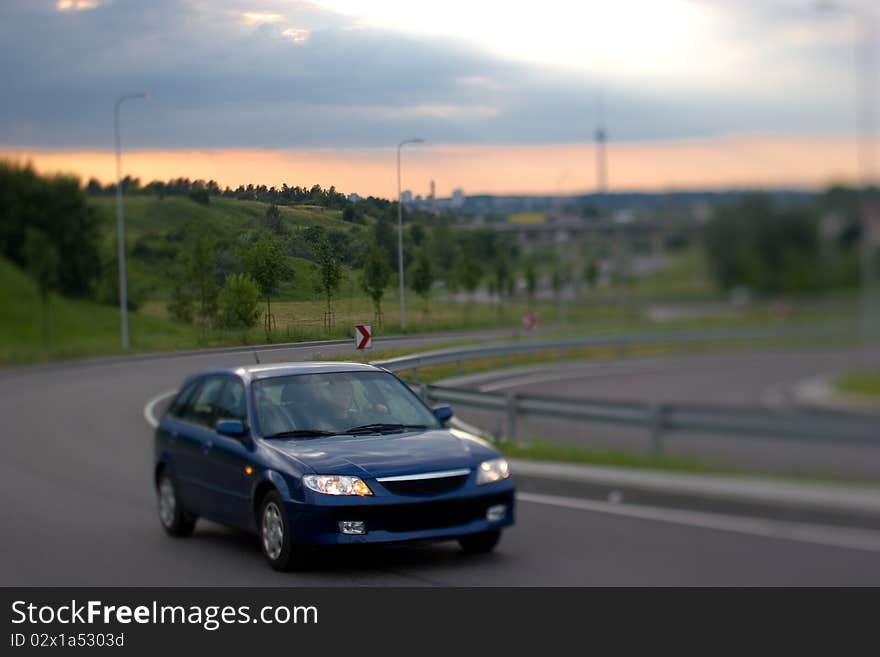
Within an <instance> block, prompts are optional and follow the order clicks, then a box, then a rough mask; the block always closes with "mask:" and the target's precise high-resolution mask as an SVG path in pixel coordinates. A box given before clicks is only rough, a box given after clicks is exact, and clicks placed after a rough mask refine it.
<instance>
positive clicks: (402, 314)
mask: <svg viewBox="0 0 880 657" xmlns="http://www.w3.org/2000/svg"><path fill="white" fill-rule="evenodd" d="M423 143H425V140H424V139H421V138H420V137H413V138H412V139H404V140H403V141H402V142H400V143H399V144H398V145H397V277H398V279H399V283H400V330H404V329H406V302H405V301H404V297H403V203H402V202H401V198H400V150H401V149H402V148H403V147H404V146H405V145H406V144H423Z"/></svg>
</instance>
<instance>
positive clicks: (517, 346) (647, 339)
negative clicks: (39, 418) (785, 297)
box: [372, 323, 853, 382]
mask: <svg viewBox="0 0 880 657" xmlns="http://www.w3.org/2000/svg"><path fill="white" fill-rule="evenodd" d="M850 335H853V330H852V327H851V326H850V325H847V324H839V323H827V324H815V325H810V326H798V327H789V326H779V327H772V328H757V329H720V330H710V331H689V332H682V331H678V332H653V333H630V334H622V335H603V336H589V337H582V338H564V339H556V340H532V339H523V340H518V341H515V342H506V343H500V344H488V345H480V346H475V347H458V348H456V347H452V348H449V349H439V350H436V351H427V352H423V353H420V354H412V355H408V356H399V357H397V358H388V359H385V360H377V361H372V364H373V365H376V366H378V367H384V368H385V369H387V370H389V371H391V372H405V371H411V372H412V373H413V379H414V380H415V381H416V382H418V375H419V368H421V367H431V366H435V365H446V364H449V363H455V369H456V373H460V372H461V364H462V362H464V361H466V360H474V359H478V358H506V357H509V356H514V355H519V354H532V353H539V352H542V351H566V350H569V351H571V350H575V349H588V348H600V347H614V348H616V349H617V350H618V352H619V353H620V354H621V355H623V353H625V351H626V349H627V348H630V347H638V346H649V345H688V344H699V343H701V342H715V341H722V342H737V341H747V340H767V339H798V338H800V339H804V338H829V337H835V336H841V337H842V336H850Z"/></svg>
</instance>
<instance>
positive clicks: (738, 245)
mask: <svg viewBox="0 0 880 657" xmlns="http://www.w3.org/2000/svg"><path fill="white" fill-rule="evenodd" d="M818 224H819V222H818V218H817V216H816V215H815V213H814V211H813V210H811V209H810V208H801V207H788V208H786V207H779V206H778V205H776V204H774V203H773V202H772V201H771V199H770V198H769V197H767V196H763V195H756V196H752V197H750V198H747V199H744V200H743V201H741V202H739V203H737V204H735V205H728V206H724V207H721V208H719V209H718V211H717V212H716V213H715V215H714V216H713V218H712V220H711V221H710V222H709V223H708V224H707V226H706V230H705V235H704V238H705V243H706V251H707V254H708V256H709V262H710V263H711V265H712V267H713V270H714V274H715V277H716V279H717V281H718V283H719V285H720V286H721V288H722V289H724V290H728V289H731V288H733V287H735V286H738V285H742V286H747V287H749V288H752V289H753V290H756V291H758V292H764V293H771V294H773V293H779V292H792V291H809V290H815V289H817V288H818V287H820V286H821V283H822V279H821V276H822V261H821V254H820V248H819V247H820V244H819V227H818Z"/></svg>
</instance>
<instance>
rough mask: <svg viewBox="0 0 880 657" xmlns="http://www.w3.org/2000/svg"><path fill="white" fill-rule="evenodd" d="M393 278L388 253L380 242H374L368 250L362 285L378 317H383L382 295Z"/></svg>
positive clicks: (362, 274) (362, 273)
mask: <svg viewBox="0 0 880 657" xmlns="http://www.w3.org/2000/svg"><path fill="white" fill-rule="evenodd" d="M390 280H391V267H389V266H388V254H387V253H386V252H385V251H384V250H383V249H382V247H381V246H380V245H379V244H376V243H374V244H373V245H372V246H371V247H370V250H369V251H368V252H367V257H366V260H364V269H363V272H361V287H362V288H363V289H364V292H366V293H367V294H368V295H369V296H370V299H372V300H373V308H374V311H375V313H376V317H377V318H381V317H382V296H383V295H384V294H385V288H386V287H388V283H389V281H390Z"/></svg>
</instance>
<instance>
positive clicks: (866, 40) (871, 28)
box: [816, 1, 878, 343]
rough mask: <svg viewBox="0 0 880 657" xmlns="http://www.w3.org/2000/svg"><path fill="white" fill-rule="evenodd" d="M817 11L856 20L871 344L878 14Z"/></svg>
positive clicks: (864, 320)
mask: <svg viewBox="0 0 880 657" xmlns="http://www.w3.org/2000/svg"><path fill="white" fill-rule="evenodd" d="M816 9H817V10H819V11H825V12H841V13H844V14H846V15H847V16H849V17H850V18H851V19H852V22H853V27H854V28H855V40H854V51H853V55H854V57H853V67H854V69H855V77H856V86H857V88H856V114H857V123H858V132H859V136H858V176H859V178H860V180H859V192H860V194H859V195H860V197H861V202H860V203H859V206H860V212H861V217H860V225H861V238H860V240H859V270H860V272H859V278H860V281H859V287H860V290H859V296H860V306H861V327H860V329H861V337H862V341H863V342H865V343H866V342H868V341H869V340H870V338H871V334H872V332H873V328H874V327H873V326H872V324H873V319H872V316H871V315H872V307H871V306H872V303H873V302H872V299H871V296H872V292H873V290H872V287H873V285H872V281H871V279H872V277H873V273H872V268H873V266H874V265H873V263H872V259H873V256H872V252H871V225H870V219H869V215H868V208H867V200H868V190H869V189H870V188H871V186H872V185H873V184H874V182H875V171H874V167H875V164H876V158H875V152H874V149H875V144H874V139H875V134H874V127H875V124H874V121H875V117H876V113H877V99H876V89H877V86H876V83H877V80H876V77H877V54H878V53H877V13H876V11H875V10H873V9H872V8H871V7H869V6H868V5H867V4H866V5H864V6H861V5H859V6H851V5H848V4H843V3H837V2H829V1H821V2H818V3H816Z"/></svg>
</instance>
